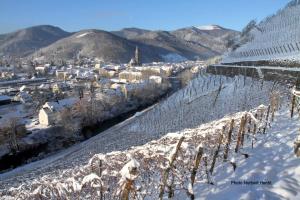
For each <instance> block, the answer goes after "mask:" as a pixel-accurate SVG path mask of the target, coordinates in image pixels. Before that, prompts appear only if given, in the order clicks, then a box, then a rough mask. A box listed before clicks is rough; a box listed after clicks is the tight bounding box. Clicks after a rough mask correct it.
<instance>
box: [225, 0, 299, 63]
mask: <svg viewBox="0 0 300 200" xmlns="http://www.w3.org/2000/svg"><path fill="white" fill-rule="evenodd" d="M299 14H300V2H299V1H298V0H294V1H292V2H290V3H289V4H288V5H287V6H286V7H285V8H284V9H282V10H279V11H278V12H277V13H276V14H275V15H273V16H270V17H267V18H266V19H265V20H263V21H262V22H260V23H259V24H258V25H257V26H256V27H254V28H253V29H252V30H251V32H250V34H251V37H252V39H251V41H250V42H248V43H246V44H245V45H242V46H241V47H239V48H237V49H236V50H235V51H233V52H231V53H229V54H228V55H227V56H225V57H224V59H223V61H222V62H223V63H236V62H245V61H263V60H286V59H288V60H291V61H299V60H300V24H299V20H300V15H299Z"/></svg>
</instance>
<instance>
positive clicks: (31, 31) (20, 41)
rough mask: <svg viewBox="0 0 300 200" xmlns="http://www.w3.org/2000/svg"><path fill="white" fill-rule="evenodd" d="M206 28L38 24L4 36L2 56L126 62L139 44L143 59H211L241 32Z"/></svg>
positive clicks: (2, 38)
mask: <svg viewBox="0 0 300 200" xmlns="http://www.w3.org/2000/svg"><path fill="white" fill-rule="evenodd" d="M205 27H206V29H205V30H200V29H197V28H194V27H189V28H183V29H178V30H175V31H151V30H144V29H138V28H125V29H122V30H120V31H112V32H108V31H103V30H96V29H90V30H81V31H78V32H74V33H68V32H66V31H63V30H61V29H59V28H57V27H52V26H36V27H31V28H28V29H23V30H20V31H17V32H15V33H11V34H3V35H0V56H1V55H2V56H3V55H12V56H16V57H24V56H28V55H29V58H32V57H33V58H40V59H41V58H44V59H51V60H55V59H65V60H67V59H73V58H75V57H78V56H83V57H100V58H102V59H103V60H104V61H112V62H117V63H118V62H122V63H125V62H128V61H129V60H130V58H131V57H132V55H133V53H134V48H135V46H139V47H140V50H141V55H142V58H141V59H142V61H143V62H152V61H169V60H170V59H169V58H170V56H167V55H176V57H177V58H179V57H180V58H181V59H180V60H182V59H183V60H185V59H187V60H195V59H207V58H210V57H213V56H216V55H221V54H223V53H224V52H225V51H226V50H227V48H226V43H227V41H228V39H229V38H230V37H231V35H235V34H237V32H236V31H233V30H229V29H225V28H222V27H220V26H216V25H213V26H211V28H209V27H208V26H205ZM195 30H196V31H195ZM41 56H43V57H41ZM172 57H174V56H172ZM172 60H174V59H172ZM176 60H178V59H176Z"/></svg>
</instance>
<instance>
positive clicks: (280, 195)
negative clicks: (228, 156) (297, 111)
mask: <svg viewBox="0 0 300 200" xmlns="http://www.w3.org/2000/svg"><path fill="white" fill-rule="evenodd" d="M299 128H300V119H299V117H295V118H294V119H291V118H290V112H289V110H288V108H285V109H283V110H281V111H280V112H279V113H278V114H277V115H276V118H275V121H274V122H273V123H272V124H271V128H270V129H269V130H268V131H267V134H266V135H263V134H262V135H258V136H257V142H256V144H255V148H254V149H252V148H251V143H248V144H247V145H246V146H245V147H244V148H243V152H245V153H248V154H249V155H250V156H249V158H248V159H244V158H243V157H238V158H236V160H237V169H236V171H235V172H234V171H233V170H232V169H231V166H230V165H229V164H228V163H227V164H222V165H219V166H218V167H217V168H216V173H215V175H214V178H213V180H214V182H215V185H206V184H201V182H199V185H198V186H197V187H196V188H197V189H196V192H195V193H196V197H197V199H232V200H234V199H249V200H250V199H272V200H273V199H274V200H275V199H295V200H296V199H300V159H299V158H297V157H296V156H295V154H294V152H293V151H294V149H293V144H294V142H295V139H296V138H297V135H299ZM231 181H235V182H238V181H241V182H244V181H248V182H250V181H254V182H256V181H258V183H255V184H252V185H251V184H245V183H242V184H234V183H232V182H231ZM259 181H265V182H270V184H265V185H264V184H262V183H259Z"/></svg>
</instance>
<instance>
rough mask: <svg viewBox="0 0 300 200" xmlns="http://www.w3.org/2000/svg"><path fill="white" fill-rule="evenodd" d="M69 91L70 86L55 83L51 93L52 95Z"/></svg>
mask: <svg viewBox="0 0 300 200" xmlns="http://www.w3.org/2000/svg"><path fill="white" fill-rule="evenodd" d="M69 89H70V86H69V85H68V84H66V83H55V84H53V86H52V92H53V93H60V92H63V91H67V90H69Z"/></svg>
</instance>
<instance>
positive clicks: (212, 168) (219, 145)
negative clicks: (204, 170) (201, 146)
mask: <svg viewBox="0 0 300 200" xmlns="http://www.w3.org/2000/svg"><path fill="white" fill-rule="evenodd" d="M224 132H225V126H223V129H222V133H221V135H220V137H219V140H218V147H217V150H216V151H215V153H214V157H213V161H212V163H211V167H210V170H209V172H210V174H212V173H213V171H214V168H215V164H216V160H217V158H218V155H219V152H220V148H221V144H222V141H223V134H224Z"/></svg>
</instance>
